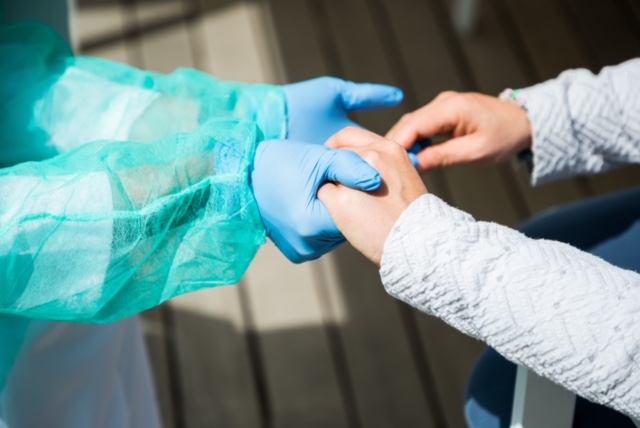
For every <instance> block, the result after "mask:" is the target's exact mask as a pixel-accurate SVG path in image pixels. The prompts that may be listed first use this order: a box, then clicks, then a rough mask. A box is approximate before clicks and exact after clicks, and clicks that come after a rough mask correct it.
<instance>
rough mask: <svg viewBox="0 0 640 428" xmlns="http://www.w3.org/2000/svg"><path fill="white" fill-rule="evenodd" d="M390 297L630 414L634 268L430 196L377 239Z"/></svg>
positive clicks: (638, 291)
mask: <svg viewBox="0 0 640 428" xmlns="http://www.w3.org/2000/svg"><path fill="white" fill-rule="evenodd" d="M380 273H381V276H382V282H383V284H384V286H385V289H386V290H387V292H388V293H389V294H391V295H392V296H394V297H396V298H398V299H400V300H403V301H404V302H406V303H408V304H410V305H412V306H414V307H416V308H418V309H420V310H421V311H423V312H426V313H428V314H431V315H435V316H437V317H439V318H441V319H443V320H444V321H445V322H447V323H448V324H450V325H452V326H453V327H455V328H457V329H458V330H461V331H462V332H464V333H466V334H468V335H470V336H472V337H475V338H477V339H480V340H483V341H485V342H486V343H487V344H489V345H490V346H491V347H493V348H495V349H496V350H497V351H498V352H500V353H501V354H502V355H504V356H505V357H507V358H508V359H509V360H511V361H513V362H516V363H519V364H522V365H524V366H526V367H528V368H530V369H531V370H533V371H534V372H536V373H538V374H540V375H542V376H545V377H547V378H549V379H551V380H552V381H554V382H556V383H558V384H560V385H562V386H564V387H565V388H567V389H569V390H571V391H573V392H575V393H577V394H579V395H581V396H583V397H585V398H587V399H589V400H592V401H595V402H598V403H602V404H605V405H608V406H610V407H613V408H615V409H617V410H619V411H621V412H623V413H625V414H627V415H630V416H633V417H635V418H638V417H640V364H639V360H640V328H639V327H638V326H640V275H638V274H636V273H634V272H631V271H626V270H623V269H619V268H616V267H614V266H612V265H610V264H608V263H606V262H605V261H603V260H602V259H599V258H597V257H594V256H592V255H590V254H587V253H584V252H582V251H580V250H578V249H576V248H574V247H571V246H570V245H566V244H562V243H559V242H555V241H545V240H533V239H529V238H527V237H525V236H524V235H522V234H521V233H519V232H517V231H515V230H512V229H509V228H507V227H503V226H500V225H497V224H495V223H486V222H478V221H475V220H474V219H473V217H471V216H470V215H469V214H466V213H464V212H462V211H460V210H457V209H455V208H452V207H450V206H449V205H447V204H446V203H445V202H443V201H442V200H440V199H438V198H437V197H436V196H433V195H426V196H423V197H421V198H420V199H418V200H417V201H415V202H414V203H413V204H412V205H411V206H410V207H409V208H408V209H407V210H406V211H405V212H404V213H403V214H402V216H401V217H400V219H399V220H398V222H397V223H396V225H395V227H394V228H393V230H392V232H391V233H390V235H389V237H388V239H387V242H386V244H385V248H384V253H383V257H382V265H381V269H380Z"/></svg>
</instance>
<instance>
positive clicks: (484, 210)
mask: <svg viewBox="0 0 640 428" xmlns="http://www.w3.org/2000/svg"><path fill="white" fill-rule="evenodd" d="M371 3H372V4H373V5H376V4H378V5H379V6H378V7H377V8H375V7H374V10H375V9H379V12H378V13H377V16H378V22H377V25H376V27H377V28H381V27H383V26H384V25H385V24H383V21H382V19H384V18H388V20H389V22H388V23H387V24H386V25H390V28H391V29H392V30H393V33H392V34H391V35H388V36H386V37H394V38H395V39H396V40H397V46H394V48H397V49H399V50H400V52H401V53H402V59H403V62H404V63H405V64H406V66H407V69H408V73H409V75H410V76H411V82H412V83H413V87H414V88H415V89H414V90H415V91H416V96H417V101H418V104H419V105H423V104H426V103H427V102H429V101H431V98H432V97H433V95H434V94H436V93H439V92H441V91H444V90H452V89H453V90H471V89H474V87H475V82H474V79H473V77H472V76H470V75H469V74H468V73H467V72H466V71H465V72H460V69H461V68H466V67H468V63H467V61H466V58H464V55H463V54H462V52H459V49H458V50H456V46H454V43H455V40H449V38H448V37H447V35H448V36H449V37H453V35H454V34H455V32H454V30H453V27H452V26H451V24H450V23H448V25H447V26H446V28H444V27H443V26H444V23H443V22H441V21H442V17H439V16H437V15H436V14H434V12H433V10H432V9H431V8H429V5H428V4H427V3H426V2H420V1H415V0H401V1H392V0H382V1H373V2H371ZM445 19H448V17H445ZM418 29H420V30H419V31H418ZM446 30H448V33H447V31H446ZM373 46H375V44H373ZM424 52H429V54H428V55H426V54H424ZM433 58H438V60H437V61H434V60H433ZM370 61H371V60H370ZM436 63H437V65H436ZM396 73H397V72H396ZM444 176H445V177H446V180H447V184H448V188H449V192H450V195H451V199H452V201H451V202H452V203H453V204H454V205H456V206H458V207H459V208H461V209H464V210H465V211H468V212H470V213H471V214H473V215H474V216H476V217H477V218H479V219H482V220H492V221H496V222H499V223H503V224H509V225H514V224H516V223H517V222H518V221H519V220H520V219H521V216H518V215H517V214H516V211H515V210H514V204H513V199H512V197H511V196H510V194H509V191H508V189H507V188H506V187H505V183H504V181H503V179H502V176H501V174H500V173H499V172H498V171H497V170H496V169H492V168H486V169H478V168H473V167H466V166H465V167H456V168H450V169H448V170H446V171H445V172H444Z"/></svg>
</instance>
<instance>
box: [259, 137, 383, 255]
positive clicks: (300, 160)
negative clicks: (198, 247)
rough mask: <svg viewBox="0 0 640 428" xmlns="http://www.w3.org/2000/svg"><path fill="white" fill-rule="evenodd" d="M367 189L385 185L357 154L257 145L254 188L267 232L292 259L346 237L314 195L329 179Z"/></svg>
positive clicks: (292, 144) (285, 143)
mask: <svg viewBox="0 0 640 428" xmlns="http://www.w3.org/2000/svg"><path fill="white" fill-rule="evenodd" d="M327 181H332V182H338V183H342V184H344V185H345V186H348V187H351V188H354V189H359V190H364V191H372V190H376V189H378V188H379V187H380V185H381V184H382V180H381V179H380V174H378V172H377V171H376V170H375V169H373V168H372V167H371V166H369V164H368V163H366V162H365V161H363V160H362V159H361V158H360V157H359V156H358V155H357V154H355V153H354V152H352V151H347V150H332V149H329V148H327V147H324V146H322V145H318V144H311V143H302V142H298V141H289V140H269V141H264V142H262V143H260V144H259V145H258V147H257V149H256V155H255V158H254V161H253V169H252V171H251V187H252V189H253V194H254V196H255V198H256V201H257V203H258V208H259V209H260V214H261V215H262V221H263V222H264V224H265V226H266V228H267V234H268V235H269V237H270V238H271V240H272V241H273V242H274V243H275V244H276V246H277V247H278V248H279V249H280V251H282V253H283V254H284V255H285V256H286V257H287V258H288V259H289V260H291V261H292V262H294V263H301V262H304V261H307V260H313V259H317V258H318V257H320V256H322V255H323V254H325V253H327V252H329V251H331V250H332V249H334V248H335V247H337V246H338V245H340V244H342V243H343V242H344V237H343V236H342V234H341V233H340V231H339V230H338V228H337V227H336V225H335V223H334V222H333V219H332V218H331V216H330V215H329V212H328V211H327V209H326V208H325V207H324V205H323V204H322V203H321V202H320V201H319V200H318V198H317V196H316V194H317V192H318V189H319V188H320V186H321V185H322V184H323V183H325V182H327Z"/></svg>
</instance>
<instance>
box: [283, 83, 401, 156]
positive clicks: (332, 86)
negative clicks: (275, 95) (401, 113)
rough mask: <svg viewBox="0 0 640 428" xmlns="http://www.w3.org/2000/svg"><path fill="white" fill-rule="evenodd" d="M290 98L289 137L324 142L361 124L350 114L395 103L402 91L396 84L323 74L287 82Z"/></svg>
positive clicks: (288, 108)
mask: <svg viewBox="0 0 640 428" xmlns="http://www.w3.org/2000/svg"><path fill="white" fill-rule="evenodd" d="M284 93H285V96H286V99H287V139H288V140H295V141H307V142H309V143H315V144H324V143H325V141H327V140H328V139H329V137H331V136H332V135H333V134H335V133H336V132H338V131H340V130H341V129H343V128H345V127H347V126H358V125H357V124H356V123H355V122H353V121H351V120H350V119H349V118H348V117H347V114H348V113H349V112H354V111H366V110H376V109H381V108H386V107H393V106H395V105H397V104H399V103H400V102H401V101H402V98H403V94H402V91H401V90H400V89H398V88H394V87H393V86H387V85H376V84H371V83H361V84H357V83H353V82H347V81H344V80H341V79H336V78H333V77H320V78H317V79H313V80H307V81H305V82H300V83H294V84H291V85H286V86H284Z"/></svg>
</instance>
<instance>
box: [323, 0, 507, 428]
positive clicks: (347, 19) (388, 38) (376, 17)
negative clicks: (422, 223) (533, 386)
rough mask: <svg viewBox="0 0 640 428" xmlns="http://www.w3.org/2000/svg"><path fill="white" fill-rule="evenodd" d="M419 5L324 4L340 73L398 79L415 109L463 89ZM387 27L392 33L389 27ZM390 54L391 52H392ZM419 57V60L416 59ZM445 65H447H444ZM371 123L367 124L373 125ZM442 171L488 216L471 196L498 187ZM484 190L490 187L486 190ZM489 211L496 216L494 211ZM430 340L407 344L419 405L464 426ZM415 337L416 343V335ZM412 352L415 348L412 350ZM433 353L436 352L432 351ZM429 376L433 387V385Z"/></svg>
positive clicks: (455, 196) (455, 386)
mask: <svg viewBox="0 0 640 428" xmlns="http://www.w3.org/2000/svg"><path fill="white" fill-rule="evenodd" d="M424 5H425V3H423V2H419V1H412V2H406V1H389V2H383V3H378V4H373V5H372V6H371V9H369V6H368V5H367V4H366V3H365V2H363V1H348V2H341V3H340V4H339V5H338V4H336V3H335V2H327V3H326V7H327V12H328V16H329V18H330V23H331V26H330V28H331V30H332V33H333V34H335V36H336V39H337V51H338V53H339V55H340V60H341V63H342V65H343V67H344V72H345V77H347V78H349V79H351V80H360V81H382V82H387V83H391V84H394V83H395V84H398V83H402V84H403V89H405V91H407V92H408V93H409V96H410V97H413V100H417V102H416V103H415V104H414V105H413V106H411V107H412V108H415V107H417V106H418V105H417V104H418V103H419V104H420V105H421V104H424V103H426V102H427V101H428V99H425V98H422V97H424V95H422V94H424V93H426V94H436V93H438V92H440V91H441V90H445V89H451V88H452V85H457V86H456V87H454V89H459V88H462V87H464V85H465V82H464V78H463V77H461V76H460V74H459V73H458V72H457V69H456V59H455V58H452V57H451V55H450V53H449V50H448V46H447V45H446V43H444V40H443V38H442V35H441V33H440V31H439V29H438V25H437V23H436V22H435V19H434V18H433V14H431V13H430V11H429V10H428V8H425V7H424ZM355 21H357V22H359V25H358V26H357V27H354V26H353V25H351V23H352V22H355ZM391 29H392V30H393V32H392V31H390V30H391ZM434 40H435V42H434ZM438 41H440V43H438ZM392 42H395V43H392ZM396 43H397V44H396ZM429 43H430V44H429ZM383 47H384V48H385V49H384V50H383ZM393 49H399V52H400V53H401V55H400V56H398V57H393V56H388V55H390V51H391V50H393ZM421 52H429V53H430V57H431V55H433V58H438V60H437V61H429V64H427V63H426V61H425V56H424V55H421ZM391 55H393V54H392V53H391ZM418 57H419V58H421V59H420V60H416V58H418ZM403 64H406V67H407V70H403V69H402V67H403ZM447 64H450V66H449V67H447ZM404 76H408V79H406V80H408V84H407V83H406V81H405V78H404ZM438 85H442V86H438ZM415 88H419V89H415ZM410 99H411V98H410ZM384 115H388V116H390V117H389V119H387V120H388V121H389V122H394V121H395V120H397V116H395V115H393V113H389V112H384V113H379V114H378V116H377V117H376V118H375V119H369V118H368V117H366V116H363V120H364V121H365V122H364V123H365V124H368V123H369V122H367V121H368V120H371V121H373V120H375V122H376V123H375V124H379V123H381V122H383V120H384V119H383V117H384ZM375 124H374V123H372V125H375ZM443 175H444V176H445V177H446V180H447V184H448V185H449V190H450V193H451V198H452V200H453V202H454V203H455V204H456V205H459V206H464V207H465V208H467V209H468V210H474V209H475V210H476V214H478V212H480V213H481V214H480V215H483V214H484V215H486V216H489V215H490V214H488V213H487V212H486V211H483V210H484V209H485V208H486V207H487V206H488V205H490V203H486V201H484V202H485V204H483V205H481V206H474V207H472V206H471V204H470V203H469V202H470V198H471V195H472V194H473V193H481V194H487V195H500V194H501V187H500V185H497V186H495V187H494V186H491V185H488V184H487V183H488V181H487V180H485V179H484V178H481V176H480V173H479V172H478V171H477V170H476V171H473V170H457V171H456V170H450V171H446V172H445V173H444V174H443ZM478 180H479V181H480V183H481V184H480V185H486V186H487V187H485V188H484V193H482V192H479V191H478V188H474V186H475V185H476V184H477V182H478ZM471 183H473V184H471ZM489 188H490V191H488V190H489ZM470 189H473V190H470ZM502 196H504V195H502ZM505 203H507V204H508V199H507V198H506V197H504V198H502V200H501V201H500V202H498V203H495V204H494V207H504V206H505V205H504V204H505ZM504 210H505V212H507V211H508V210H509V209H508V208H505V209H504ZM492 214H493V215H499V213H497V212H495V211H494V212H493V213H492ZM494 218H495V217H494ZM353 266H354V264H351V269H354V267H353ZM356 266H358V265H356ZM365 269H366V268H365V267H364V266H358V270H359V271H360V272H366V270H365ZM351 282H352V284H351V285H350V287H354V285H353V280H352V281H351ZM350 287H349V288H344V289H343V293H344V295H345V296H347V297H345V298H346V300H347V301H349V300H350V299H352V301H353V302H356V299H357V297H356V295H355V293H354V295H351V296H352V297H351V298H349V297H348V296H349V294H348V293H351V292H353V290H352V289H351V288H350ZM360 295H362V292H361V293H360ZM369 298H371V297H369ZM353 306H355V303H354V305H353ZM389 312H390V311H389ZM422 318H423V315H422V314H420V315H419V316H418V317H417V319H418V320H420V321H419V323H420V325H421V322H422ZM406 326H407V327H408V329H407V330H406V332H408V331H411V328H412V326H413V328H415V321H414V320H413V319H412V318H410V320H409V321H408V323H407V324H406ZM396 331H398V330H396ZM423 332H424V330H420V333H423ZM396 334H399V333H396ZM405 334H406V333H405ZM445 336H446V337H456V338H459V339H460V340H461V341H463V342H464V341H466V340H467V339H466V338H464V337H463V336H462V335H460V334H459V333H457V332H454V331H453V330H449V331H448V332H446V333H445ZM432 339H433V336H431V335H429V334H427V335H423V336H422V346H421V344H420V343H415V344H414V347H412V353H413V355H414V358H416V357H417V356H419V357H420V358H421V360H419V361H417V364H418V365H419V366H423V367H424V368H423V370H422V371H421V372H420V373H418V375H421V381H422V383H423V385H422V387H423V391H424V392H423V394H424V396H425V398H424V406H425V407H427V406H430V408H429V409H428V410H429V412H430V413H431V416H432V418H433V419H434V423H435V424H436V425H441V424H443V423H447V424H448V425H449V426H459V425H461V424H463V419H462V411H461V409H462V406H461V404H462V391H464V385H465V383H466V382H465V380H462V381H461V382H457V383H454V382H451V381H450V379H449V378H447V377H446V376H447V374H446V373H444V372H443V371H442V367H439V366H437V365H434V364H433V359H432V354H433V353H434V352H432V351H433V350H434V348H432V347H431V343H430V342H429V341H430V340H432ZM387 340H389V339H387ZM417 340H418V341H419V340H420V338H417ZM389 341H390V340H389ZM416 348H417V349H416ZM462 348H464V353H465V355H468V351H469V348H468V347H466V346H464V345H462ZM416 350H417V351H420V352H416ZM438 352H439V351H435V353H438ZM425 355H426V359H425ZM449 369H450V370H451V371H452V372H455V373H459V372H461V371H464V370H465V369H464V368H461V367H459V366H457V365H455V364H453V365H449ZM467 371H468V370H467ZM434 378H435V388H436V389H435V390H434V384H433V383H432V382H433V380H434ZM457 380H459V379H454V381H457ZM449 391H457V393H453V394H448V392H449ZM432 395H439V398H438V397H437V398H435V400H432V398H433V397H432ZM452 395H455V396H456V399H454V400H450V399H449V398H450V397H451V396H452ZM434 401H435V403H434Z"/></svg>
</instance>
